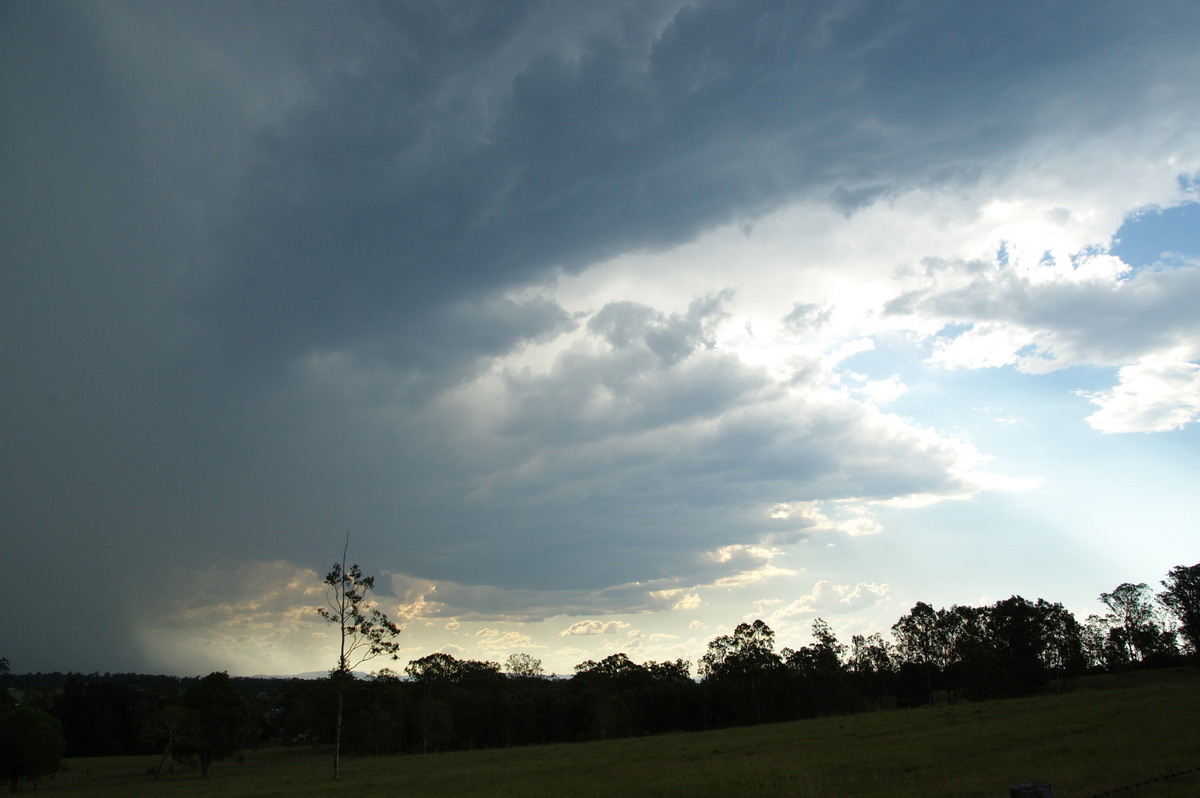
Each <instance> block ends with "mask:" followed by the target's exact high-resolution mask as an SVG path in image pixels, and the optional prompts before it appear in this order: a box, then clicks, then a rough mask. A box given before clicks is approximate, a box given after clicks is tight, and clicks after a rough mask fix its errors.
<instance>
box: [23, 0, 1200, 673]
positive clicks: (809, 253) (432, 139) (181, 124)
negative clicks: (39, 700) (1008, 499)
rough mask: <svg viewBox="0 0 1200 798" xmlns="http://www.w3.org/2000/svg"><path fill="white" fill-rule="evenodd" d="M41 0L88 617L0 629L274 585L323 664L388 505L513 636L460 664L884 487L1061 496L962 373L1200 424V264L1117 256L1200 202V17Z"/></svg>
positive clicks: (782, 547)
mask: <svg viewBox="0 0 1200 798" xmlns="http://www.w3.org/2000/svg"><path fill="white" fill-rule="evenodd" d="M0 14H2V18H3V20H4V23H3V24H2V25H0V30H2V32H0V52H2V53H3V55H2V56H0V58H2V59H3V64H2V65H0V67H2V68H0V75H2V77H0V80H2V89H3V95H2V96H3V97H4V102H5V105H6V107H8V108H9V109H11V110H12V111H13V113H11V114H10V116H11V117H12V121H11V124H10V125H8V126H6V130H5V133H4V134H3V136H4V138H3V155H2V158H3V162H2V164H3V174H4V175H5V184H6V187H7V188H6V191H5V192H3V195H4V196H3V197H0V207H2V208H3V211H2V214H3V218H4V219H5V220H6V221H5V229H6V232H5V235H4V237H3V241H2V242H0V248H2V249H0V258H2V260H3V262H4V264H5V266H4V267H3V268H4V281H5V282H4V291H3V292H2V293H3V299H2V300H0V301H2V302H3V307H2V308H0V316H2V317H3V321H2V322H0V323H2V324H3V335H4V341H5V347H4V352H3V368H4V375H5V376H4V388H3V391H4V393H3V404H4V410H3V435H4V441H5V445H4V452H3V454H2V455H0V456H2V457H3V465H4V480H3V481H4V483H5V487H4V491H5V495H4V501H3V509H2V510H0V513H2V514H3V515H2V521H3V528H4V533H5V539H6V548H11V557H12V561H14V562H23V563H25V564H26V566H27V567H28V568H30V569H32V570H34V571H40V572H53V573H55V574H56V575H57V576H58V577H59V581H61V582H62V583H64V584H68V585H71V586H72V587H71V588H70V590H69V591H68V593H69V594H70V595H64V596H63V598H64V600H69V601H70V602H71V603H72V604H73V605H79V606H81V609H80V613H81V617H80V623H79V624H78V625H79V626H81V627H83V630H82V631H80V632H79V633H78V639H77V640H76V641H74V642H72V643H71V644H70V645H65V646H62V647H59V648H58V650H55V648H56V647H55V646H54V645H52V644H51V643H50V642H49V641H46V640H44V639H43V636H42V635H41V633H40V632H39V631H38V622H36V621H34V620H31V619H8V620H6V621H4V624H5V627H4V638H5V639H6V640H13V639H19V640H26V641H30V642H29V644H28V645H29V648H28V650H22V651H21V654H22V656H24V657H25V659H26V660H27V662H22V661H21V658H20V657H14V656H13V655H11V654H7V653H6V656H10V659H13V660H14V664H15V665H17V666H18V667H22V668H24V667H30V668H37V667H45V668H48V669H50V668H70V667H79V668H84V669H86V668H89V667H97V668H113V669H115V668H121V667H130V668H133V667H138V668H142V667H146V668H149V667H161V668H183V667H185V664H184V663H185V662H186V660H187V657H186V656H184V655H183V654H181V653H180V652H181V651H189V652H190V651H199V650H200V648H199V647H198V646H200V643H197V642H196V641H201V642H203V641H208V642H210V643H213V644H214V645H215V644H216V643H215V642H214V641H217V640H223V641H225V642H224V643H221V644H220V645H223V646H225V645H227V646H229V647H230V648H231V649H234V648H236V649H238V650H239V651H243V650H244V653H243V654H239V655H238V656H239V657H244V661H249V660H250V659H252V657H251V655H250V654H249V653H248V652H249V649H248V648H247V647H250V646H253V645H258V644H256V643H253V642H252V641H251V640H250V637H248V636H246V635H241V636H237V635H234V633H233V632H232V631H231V630H232V628H233V626H234V625H235V624H236V620H235V619H237V618H240V617H243V616H244V617H245V618H248V619H249V620H248V621H247V623H249V624H250V626H249V627H247V628H255V629H257V628H259V626H260V625H261V627H262V628H264V629H265V628H268V627H270V626H271V625H272V624H273V623H274V621H273V620H272V619H276V618H278V619H282V620H281V621H280V625H278V627H277V628H278V630H281V631H276V632H272V633H271V634H270V635H269V638H270V640H271V641H273V642H272V643H271V645H272V646H276V647H277V648H278V649H279V650H286V651H288V652H292V653H290V654H289V655H288V656H293V657H301V658H302V657H303V656H306V655H305V654H304V653H303V652H311V651H316V650H318V649H319V640H315V639H313V638H312V637H311V635H312V634H313V633H314V632H313V630H312V629H310V628H308V627H306V626H303V624H301V623H300V621H298V620H296V619H297V618H298V617H299V616H298V615H297V614H296V613H298V612H300V610H299V609H298V608H301V607H304V606H306V604H305V603H304V602H308V601H309V600H310V595H309V593H310V591H311V589H312V588H313V583H314V582H315V584H316V585H318V586H319V578H317V575H318V574H320V573H323V572H324V570H325V569H326V568H327V563H328V561H331V559H332V558H333V557H334V556H335V555H336V554H337V549H338V543H339V542H340V541H341V540H342V537H343V535H344V534H345V532H346V530H347V529H349V530H352V536H353V537H352V541H353V548H354V549H355V552H356V553H357V554H358V557H359V559H361V560H362V561H363V562H364V564H366V563H370V567H369V568H368V570H369V571H372V572H377V573H380V574H383V575H386V577H387V579H385V580H381V585H383V584H387V585H389V586H390V588H389V590H390V592H389V593H388V594H387V601H388V602H389V607H390V608H391V610H392V611H393V612H395V613H397V614H398V616H400V617H403V618H405V619H406V620H407V622H408V623H409V624H410V628H412V629H414V630H415V629H416V628H418V627H419V626H420V625H421V624H424V623H426V622H428V623H431V624H433V623H434V620H433V619H437V622H438V623H437V624H436V625H437V626H438V628H444V627H443V626H442V623H441V622H442V621H443V620H444V619H450V618H462V619H467V620H470V621H472V622H478V623H480V624H483V623H485V622H487V621H489V619H490V620H491V621H494V622H495V623H493V625H491V626H480V627H479V628H477V629H473V631H472V632H471V634H473V635H475V640H474V642H472V643H470V644H468V643H467V642H465V641H462V640H460V641H459V642H458V643H455V645H462V646H463V647H464V648H463V650H466V651H472V650H475V649H472V648H469V647H468V645H470V646H478V650H479V651H484V650H487V651H492V650H493V649H494V650H499V647H502V646H503V645H504V644H513V645H515V644H516V643H517V642H520V641H522V640H524V639H525V638H522V637H521V635H522V634H524V633H522V632H516V631H514V629H510V628H508V627H502V626H501V625H500V624H502V623H517V622H523V623H531V624H535V623H548V624H549V623H553V624H556V627H555V628H556V630H562V629H567V630H571V629H576V630H583V631H572V632H569V635H570V636H571V637H572V639H574V638H575V637H576V636H580V637H582V636H586V635H588V634H595V631H594V630H595V629H599V630H601V631H604V632H608V631H613V630H616V629H618V628H620V629H624V628H625V627H624V626H621V624H624V623H627V621H625V620H617V619H608V620H603V619H602V618H603V617H606V616H608V615H616V614H622V613H623V614H629V615H631V614H637V613H651V614H652V613H667V614H670V613H675V614H677V615H680V616H682V618H681V620H680V625H681V626H682V625H685V624H686V620H687V619H690V618H692V617H693V616H696V615H699V614H701V613H702V612H703V611H704V608H705V607H708V606H710V605H709V604H708V603H707V602H709V601H710V600H711V601H716V596H717V595H718V594H722V595H724V594H723V593H722V591H730V590H737V589H740V588H739V587H738V586H743V587H744V586H746V585H751V584H760V585H761V584H766V583H771V584H779V583H781V581H783V580H785V579H786V578H788V576H789V575H795V574H796V573H798V572H799V571H800V570H802V568H803V567H804V566H803V565H802V564H799V563H797V562H796V560H795V559H792V560H786V558H787V556H795V554H796V552H797V551H798V549H796V547H798V546H803V545H805V541H815V540H827V539H829V540H832V539H837V540H843V539H845V538H854V539H856V540H857V539H866V538H875V537H879V536H880V535H881V534H886V532H887V530H886V528H885V526H884V524H883V522H882V521H881V520H880V519H881V516H880V515H879V508H895V507H920V506H930V505H932V504H936V503H938V502H942V501H946V500H969V499H970V498H971V497H974V496H978V495H980V494H981V492H984V491H991V490H1009V489H1012V488H1017V487H1020V488H1026V487H1029V486H1030V485H1032V484H1034V482H1035V479H1034V476H1035V475H1029V474H1013V473H1006V472H1005V471H1004V469H1002V468H996V467H993V466H992V465H991V464H989V456H988V453H987V452H985V451H982V450H981V449H980V447H979V446H978V445H977V443H976V442H974V441H973V440H972V439H971V436H970V435H969V434H968V433H966V432H965V431H963V430H958V429H952V428H948V427H941V426H938V424H937V422H936V421H935V420H934V419H935V418H937V413H936V408H935V404H937V402H934V400H932V399H929V397H931V396H933V391H932V389H930V388H929V387H928V385H931V384H932V382H933V381H934V380H935V379H936V378H934V377H929V376H928V375H929V373H930V372H937V371H939V370H946V369H960V370H961V369H1012V370H1016V371H1018V372H1022V373H1026V374H1030V375H1045V374H1049V373H1057V372H1069V371H1070V370H1071V369H1078V368H1090V369H1099V370H1103V371H1104V373H1105V375H1106V378H1107V382H1104V383H1102V384H1094V383H1091V382H1089V383H1086V384H1084V383H1081V384H1079V385H1078V386H1076V390H1077V391H1078V394H1071V393H1070V391H1064V395H1066V396H1073V395H1077V396H1079V397H1082V398H1083V400H1085V404H1086V403H1088V402H1090V403H1091V405H1092V408H1091V409H1090V410H1088V411H1087V413H1084V414H1082V415H1081V416H1080V420H1081V423H1082V422H1083V421H1084V420H1086V423H1088V424H1090V425H1091V427H1092V428H1094V429H1095V430H1098V431H1101V432H1106V433H1120V432H1134V431H1139V432H1152V431H1159V432H1168V431H1171V430H1181V429H1182V430H1186V429H1191V428H1194V427H1195V421H1196V420H1197V419H1198V418H1200V398H1198V397H1200V382H1198V377H1197V365H1196V364H1197V361H1200V329H1198V328H1197V324H1198V322H1197V320H1196V314H1195V313H1194V308H1195V307H1196V306H1197V301H1198V300H1200V276H1198V275H1200V263H1198V262H1197V261H1196V260H1195V253H1192V254H1190V255H1189V254H1187V253H1184V254H1182V255H1176V256H1172V257H1169V258H1164V259H1163V260H1162V261H1161V262H1159V263H1158V264H1157V265H1152V266H1148V267H1147V266H1143V265H1141V264H1138V265H1136V267H1135V266H1134V265H1132V264H1128V263H1125V262H1123V261H1121V260H1120V259H1119V258H1117V257H1116V256H1115V255H1112V254H1109V252H1108V249H1109V245H1110V243H1111V240H1112V238H1113V236H1114V235H1116V234H1117V232H1118V230H1119V229H1120V228H1121V225H1122V223H1123V222H1124V220H1125V219H1126V217H1127V216H1128V215H1129V214H1133V213H1135V212H1137V211H1139V210H1140V209H1144V208H1146V207H1149V206H1172V205H1182V204H1183V203H1186V202H1187V201H1189V200H1190V201H1193V202H1194V201H1196V200H1197V199H1198V197H1197V193H1196V179H1197V177H1196V176H1197V175H1198V174H1200V139H1198V138H1197V136H1196V134H1195V131H1196V130H1198V129H1200V118H1198V117H1200V111H1197V109H1200V95H1198V92H1200V89H1197V87H1196V85H1195V81H1193V80H1190V78H1191V76H1192V75H1194V74H1195V73H1196V72H1197V69H1198V68H1200V55H1198V54H1197V51H1196V48H1195V46H1194V41H1195V36H1196V33H1197V31H1200V9H1193V8H1191V7H1190V6H1185V5H1176V6H1173V7H1170V8H1158V9H1149V10H1139V11H1138V13H1136V14H1134V13H1132V12H1131V11H1130V9H1129V8H1128V7H1127V6H1125V5H1124V4H1119V3H1104V2H1100V3H1092V4H1089V5H1088V7H1087V8H1086V9H1081V8H1080V7H1079V6H1078V5H1076V4H1067V3H1055V2H1049V3H1047V2H1039V3H1017V4H1016V5H1011V4H1009V5H1005V6H995V7H992V6H988V5H986V4H979V3H969V2H964V3H952V4H950V5H948V6H938V7H936V8H934V7H933V6H920V5H917V6H903V7H902V6H897V7H894V8H890V9H881V8H880V7H878V6H877V5H872V4H867V3H856V2H833V1H832V0H831V1H830V2H812V3H792V2H778V1H777V0H754V1H753V2H742V3H725V2H704V3H697V4H691V5H686V6H684V5H682V4H679V3H674V2H663V3H643V2H638V3H623V2H608V3H600V4H597V3H567V4H562V5H553V6H544V5H540V4H526V3H505V4H500V5H497V4H493V3H472V2H461V3H455V4H451V5H450V6H444V5H443V6H438V7H437V8H436V9H434V8H430V7H429V6H428V5H427V4H422V3H390V4H382V5H381V4H374V3H355V4H349V5H341V6H336V7H334V6H329V5H328V4H322V3H289V4H288V6H287V9H286V12H284V11H281V8H280V7H279V6H276V5H274V4H271V3H250V4H243V5H238V6H236V7H225V6H220V7H217V6H209V5H198V4H188V3H183V2H162V3H140V2H131V3H123V4H115V5H114V4H74V3H58V2H38V3H32V2H29V3H15V4H9V5H8V6H6V8H5V10H4V11H3V12H0ZM1118 55H1119V64H1118V65H1117V66H1114V64H1116V63H1117V59H1118ZM1098 165H1100V167H1099V168H1098ZM901 355H902V357H901ZM888 358H894V359H893V360H892V361H890V362H889V361H888ZM918 378H919V379H920V380H925V381H926V382H925V383H924V385H925V386H926V387H921V386H918V385H917V383H916V382H914V380H917V379H918ZM910 383H912V384H910ZM949 401H950V400H945V399H942V400H938V402H949ZM901 402H903V403H904V406H905V407H906V408H909V409H908V410H906V411H905V412H903V413H901V412H898V411H894V410H892V409H890V408H891V407H892V405H893V404H897V403H901ZM922 402H929V403H930V404H928V405H926V409H927V410H928V411H929V417H928V418H926V417H923V415H922V412H920V410H919V409H920V408H921V407H922V405H921V403H922ZM912 408H918V412H913V411H912V410H911V409H912ZM784 552H791V554H790V555H786V554H785V553H784ZM785 560H786V561H787V562H789V563H791V564H781V563H784V562H785ZM815 561H816V560H813V562H815ZM103 563H114V565H109V566H106V565H104V564H103ZM168 574H175V576H170V577H169V576H167V575H168ZM180 574H184V575H183V576H180ZM837 579H838V581H839V582H842V583H844V584H845V585H846V586H847V587H846V590H847V591H849V592H847V593H846V595H847V596H869V595H882V594H875V593H872V591H875V590H877V588H876V584H877V583H876V582H871V581H864V580H862V579H860V578H859V577H856V576H853V575H845V576H842V577H838V578H837ZM306 580H307V581H306ZM893 582H894V580H891V579H889V584H892V583H893ZM213 584H215V585H216V586H213ZM814 584H815V585H817V586H818V587H819V586H820V585H826V587H825V588H820V589H818V587H811V586H812V585H814ZM251 585H253V586H256V587H255V589H254V590H250V591H249V592H246V590H245V588H247V587H248V586H251ZM834 585H835V583H834V582H832V581H824V582H821V581H818V580H817V579H816V577H814V579H813V580H810V581H808V582H807V583H806V584H805V585H804V586H803V587H802V588H797V587H796V586H795V585H794V584H791V585H790V586H789V588H788V589H789V590H792V592H793V595H791V596H789V597H788V599H787V601H786V602H784V601H783V599H780V601H781V602H783V604H784V605H786V606H788V607H792V608H794V610H795V612H797V613H800V612H809V611H811V612H819V611H820V609H821V606H823V604H822V600H823V599H822V597H825V598H828V596H829V595H834V594H836V593H837V591H836V590H834V588H833V586H834ZM849 585H858V587H856V588H850V587H848V586H849ZM878 589H879V590H883V589H884V588H878ZM807 590H811V591H812V593H811V594H810V595H809V598H808V599H803V598H802V599H800V600H799V601H798V602H796V600H795V595H796V594H799V593H800V592H803V591H807ZM830 590H834V593H830V592H829V591H830ZM864 591H866V592H864ZM148 593H149V594H152V595H154V596H155V597H156V599H155V601H154V602H149V601H148V599H147V596H148ZM838 595H841V594H838ZM747 603H749V602H747ZM689 613H690V614H689ZM293 621H294V623H293ZM296 624H299V625H296ZM431 628H432V627H431ZM172 629H174V630H176V631H174V632H173V631H171V630H172ZM634 631H638V629H634ZM193 632H194V633H193ZM175 634H178V635H180V637H179V638H178V640H183V639H184V638H185V637H186V638H187V639H188V640H190V641H192V642H189V643H187V644H186V645H185V644H183V643H175V642H171V641H173V640H176V638H175V637H173V635H175ZM564 634H567V633H566V632H564ZM650 634H653V632H651V633H650ZM228 635H234V636H233V637H229V636H228ZM512 635H516V637H513V636H512ZM547 635H548V638H552V637H554V636H555V635H557V631H554V632H548V633H547ZM529 639H530V640H532V638H529ZM539 639H540V638H539ZM656 639H657V638H656ZM664 639H665V638H664ZM637 640H639V641H641V644H642V645H649V644H650V643H649V640H650V638H649V637H647V638H645V639H643V638H640V637H639V638H637ZM34 641H36V644H35V642H34ZM164 641H166V642H164ZM505 641H507V643H506V642H505ZM560 642H561V641H560ZM633 642H634V641H633V640H632V639H631V641H630V643H631V645H632V643H633ZM535 644H540V643H536V641H535ZM681 644H682V643H681ZM23 645H24V644H23ZM671 645H675V643H671ZM38 650H42V651H44V652H45V653H44V654H35V653H34V652H35V651H38ZM81 651H88V652H92V653H89V654H87V655H86V656H85V655H83V654H81V653H80V652H81ZM74 656H79V657H81V658H83V659H86V660H87V662H88V663H94V664H84V663H82V662H81V663H78V664H76V663H73V662H70V663H69V662H63V661H62V660H63V659H65V658H71V657H74ZM285 659H286V657H284V656H282V655H281V656H280V657H279V658H278V667H280V668H283V667H286V665H285V663H284V660H285ZM51 660H54V661H53V662H51ZM35 663H37V664H35ZM213 667H217V666H216V665H214V666H213ZM273 667H274V666H273Z"/></svg>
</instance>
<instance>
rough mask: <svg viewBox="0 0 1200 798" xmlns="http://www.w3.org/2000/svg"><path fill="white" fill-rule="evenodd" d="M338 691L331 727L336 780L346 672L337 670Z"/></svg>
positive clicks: (339, 757) (334, 776)
mask: <svg viewBox="0 0 1200 798" xmlns="http://www.w3.org/2000/svg"><path fill="white" fill-rule="evenodd" d="M337 680H338V691H337V722H336V723H335V724H334V727H333V780H334V781H337V780H338V779H340V778H341V770H340V765H341V754H342V700H343V698H344V697H345V694H346V674H345V673H341V672H339V673H338V674H337Z"/></svg>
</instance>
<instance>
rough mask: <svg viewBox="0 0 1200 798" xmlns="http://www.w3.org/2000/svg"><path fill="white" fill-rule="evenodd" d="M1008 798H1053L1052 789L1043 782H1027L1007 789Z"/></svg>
mask: <svg viewBox="0 0 1200 798" xmlns="http://www.w3.org/2000/svg"><path fill="white" fill-rule="evenodd" d="M1008 798H1054V788H1053V787H1051V786H1050V785H1049V784H1047V783H1046V782H1044V781H1027V782H1025V783H1024V784H1017V785H1015V786H1012V787H1009V788H1008Z"/></svg>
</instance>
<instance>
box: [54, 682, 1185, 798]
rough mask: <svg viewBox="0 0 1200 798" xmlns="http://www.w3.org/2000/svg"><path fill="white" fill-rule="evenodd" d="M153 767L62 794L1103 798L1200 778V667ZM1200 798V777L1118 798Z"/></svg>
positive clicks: (141, 760) (140, 764) (82, 765)
mask: <svg viewBox="0 0 1200 798" xmlns="http://www.w3.org/2000/svg"><path fill="white" fill-rule="evenodd" d="M153 762H154V758H153V757H119V758H103V759H99V758H98V759H73V760H68V761H67V762H66V765H67V768H68V769H67V771H66V772H63V773H60V774H58V775H56V776H55V777H54V778H53V779H47V780H45V781H44V782H43V783H42V785H41V788H40V790H39V793H40V794H44V795H51V796H60V795H61V796H67V795H79V796H85V795H86V796H98V797H100V798H102V797H103V796H109V795H111V796H141V795H153V796H221V798H236V796H248V795H254V796H259V795H265V796H293V795H335V794H339V793H341V794H344V793H353V794H357V795H381V796H383V795H402V796H406V798H408V797H409V796H411V797H412V798H419V797H421V796H455V795H480V796H510V797H511V798H538V797H539V796H547V797H549V796H554V797H555V798H559V797H560V796H630V797H631V798H636V796H689V797H691V798H702V797H703V796H730V795H735V796H880V797H882V796H889V798H891V797H893V796H901V797H902V798H903V797H904V796H911V797H912V798H917V796H921V797H922V798H927V797H928V796H981V797H982V796H1004V797H1006V796H1008V788H1009V787H1010V786H1011V785H1014V784H1018V783H1021V782H1026V781H1045V782H1050V783H1051V784H1052V785H1053V787H1054V792H1055V796H1056V798H1080V797H1081V796H1094V795H1098V794H1101V793H1104V792H1107V791H1110V790H1115V789H1118V788H1123V787H1127V786H1130V785H1134V784H1136V783H1138V782H1144V781H1147V780H1151V779H1157V778H1159V777H1161V776H1164V775H1166V774H1168V773H1172V772H1178V771H1180V770H1185V769H1191V768H1200V671H1198V670H1197V669H1195V668H1188V669H1176V670H1168V671H1160V672H1155V673H1143V674H1140V675H1139V676H1138V678H1137V680H1136V681H1134V682H1130V681H1128V680H1119V679H1117V678H1115V677H1112V676H1107V677H1095V678H1092V679H1089V680H1086V681H1085V682H1083V683H1082V684H1081V685H1080V686H1079V688H1078V689H1077V690H1075V691H1073V692H1070V693H1065V694H1062V695H1054V696H1045V697H1037V698H1028V699H1016V700H1008V701H994V702H983V703H964V704H957V705H953V706H939V707H926V708H921V709H911V710H897V711H890V712H875V713H866V714H861V715H853V716H847V717H836V718H824V719H818V720H809V721H800V722H796V723H784V724H777V725H770V726H758V727H753V728H744V729H731V730H725V731H717V732H703V733H694V734H676V735H667V736H661V737H646V738H638V739H628V740H616V741H611V742H601V743H584V744H578V745H554V746H543V747H531V748H514V749H506V750H490V751H472V752H462V753H444V754H431V755H424V756H395V757H379V758H370V757H360V758H345V757H343V761H342V780H341V781H340V782H337V783H335V782H333V781H332V780H331V779H330V775H331V761H330V758H329V755H328V753H326V752H321V753H314V752H313V751H312V750H311V749H284V748H264V749H261V750H258V751H248V752H246V754H245V755H244V757H243V761H242V762H241V763H235V762H226V763H218V764H217V765H215V766H214V767H213V772H212V774H211V775H210V776H209V778H208V779H201V778H200V777H199V774H198V773H197V772H196V771H192V770H187V769H178V768H177V769H176V770H175V772H173V773H171V774H169V775H167V776H164V778H163V781H161V782H158V783H155V782H154V781H153V780H152V779H151V777H150V776H147V775H146V769H147V767H149V766H150V765H152V764H153ZM1115 795H1117V796H1120V798H1130V797H1132V796H1138V797H1139V798H1149V797H1151V796H1153V797H1154V798H1162V797H1163V796H1200V771H1198V772H1195V773H1191V774H1188V775H1184V776H1178V777H1175V778H1170V779H1165V780H1161V781H1157V782H1155V783H1153V784H1149V785H1146V786H1143V787H1138V788H1134V789H1128V790H1124V791H1121V792H1119V793H1115Z"/></svg>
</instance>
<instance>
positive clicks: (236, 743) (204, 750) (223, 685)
mask: <svg viewBox="0 0 1200 798" xmlns="http://www.w3.org/2000/svg"><path fill="white" fill-rule="evenodd" d="M183 706H184V708H186V709H188V710H191V713H189V715H187V716H184V717H182V718H180V720H181V722H184V723H187V724H188V729H189V730H190V732H191V733H190V734H189V735H188V736H187V739H186V740H177V741H176V742H177V743H180V748H181V749H182V750H185V751H189V752H192V753H195V754H196V756H197V758H198V759H199V762H200V775H201V776H204V777H207V776H208V773H209V769H210V768H211V767H212V763H213V762H215V761H216V760H218V759H225V758H226V757H230V756H233V755H234V754H236V753H237V752H238V751H240V750H241V749H242V748H243V747H244V746H245V745H246V744H247V743H248V742H249V741H250V740H252V739H253V737H254V731H255V728H254V721H255V715H254V713H253V712H252V711H251V707H250V705H249V703H248V702H247V701H246V699H245V698H244V697H243V696H242V694H241V693H240V692H239V691H238V689H237V688H236V687H234V685H233V682H232V681H231V680H230V678H229V674H227V673H224V672H219V673H210V674H209V675H208V676H205V677H204V678H203V679H201V680H200V681H199V682H196V683H195V684H192V685H190V686H189V687H188V689H187V690H186V691H184V694H183Z"/></svg>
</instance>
